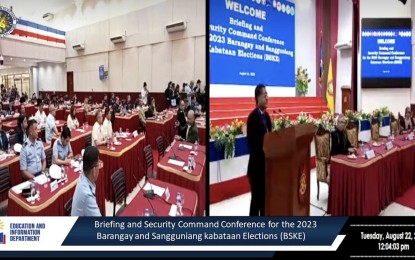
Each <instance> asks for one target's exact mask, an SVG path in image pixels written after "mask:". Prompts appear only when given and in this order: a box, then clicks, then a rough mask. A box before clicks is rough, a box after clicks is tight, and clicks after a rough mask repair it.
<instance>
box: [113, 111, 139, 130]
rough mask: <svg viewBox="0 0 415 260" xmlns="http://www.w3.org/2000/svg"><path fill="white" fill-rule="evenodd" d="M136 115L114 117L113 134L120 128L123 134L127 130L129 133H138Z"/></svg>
mask: <svg viewBox="0 0 415 260" xmlns="http://www.w3.org/2000/svg"><path fill="white" fill-rule="evenodd" d="M138 122H139V119H138V113H132V114H127V115H125V116H115V121H114V132H116V131H119V129H120V128H121V129H122V131H123V132H125V131H126V130H127V129H128V131H129V132H134V131H136V130H137V131H138Z"/></svg>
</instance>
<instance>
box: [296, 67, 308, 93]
mask: <svg viewBox="0 0 415 260" xmlns="http://www.w3.org/2000/svg"><path fill="white" fill-rule="evenodd" d="M295 82H296V92H297V95H298V96H305V95H306V94H307V93H308V84H309V83H310V82H311V79H309V78H308V72H307V69H305V68H303V67H301V66H300V67H298V69H297V75H296V77H295Z"/></svg>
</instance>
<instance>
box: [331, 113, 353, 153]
mask: <svg viewBox="0 0 415 260" xmlns="http://www.w3.org/2000/svg"><path fill="white" fill-rule="evenodd" d="M355 152H356V149H355V148H353V147H352V145H351V144H350V141H349V139H348V138H347V133H346V118H345V117H344V116H343V115H339V118H338V119H337V126H336V130H334V131H333V132H332V133H331V155H337V154H345V155H347V154H350V153H355Z"/></svg>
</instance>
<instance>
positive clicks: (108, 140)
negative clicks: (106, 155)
mask: <svg viewBox="0 0 415 260" xmlns="http://www.w3.org/2000/svg"><path fill="white" fill-rule="evenodd" d="M107 149H110V138H109V137H107Z"/></svg>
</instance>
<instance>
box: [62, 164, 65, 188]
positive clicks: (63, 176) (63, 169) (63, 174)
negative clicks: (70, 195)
mask: <svg viewBox="0 0 415 260" xmlns="http://www.w3.org/2000/svg"><path fill="white" fill-rule="evenodd" d="M63 178H65V168H64V167H63V165H61V179H63ZM62 185H63V182H62Z"/></svg>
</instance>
